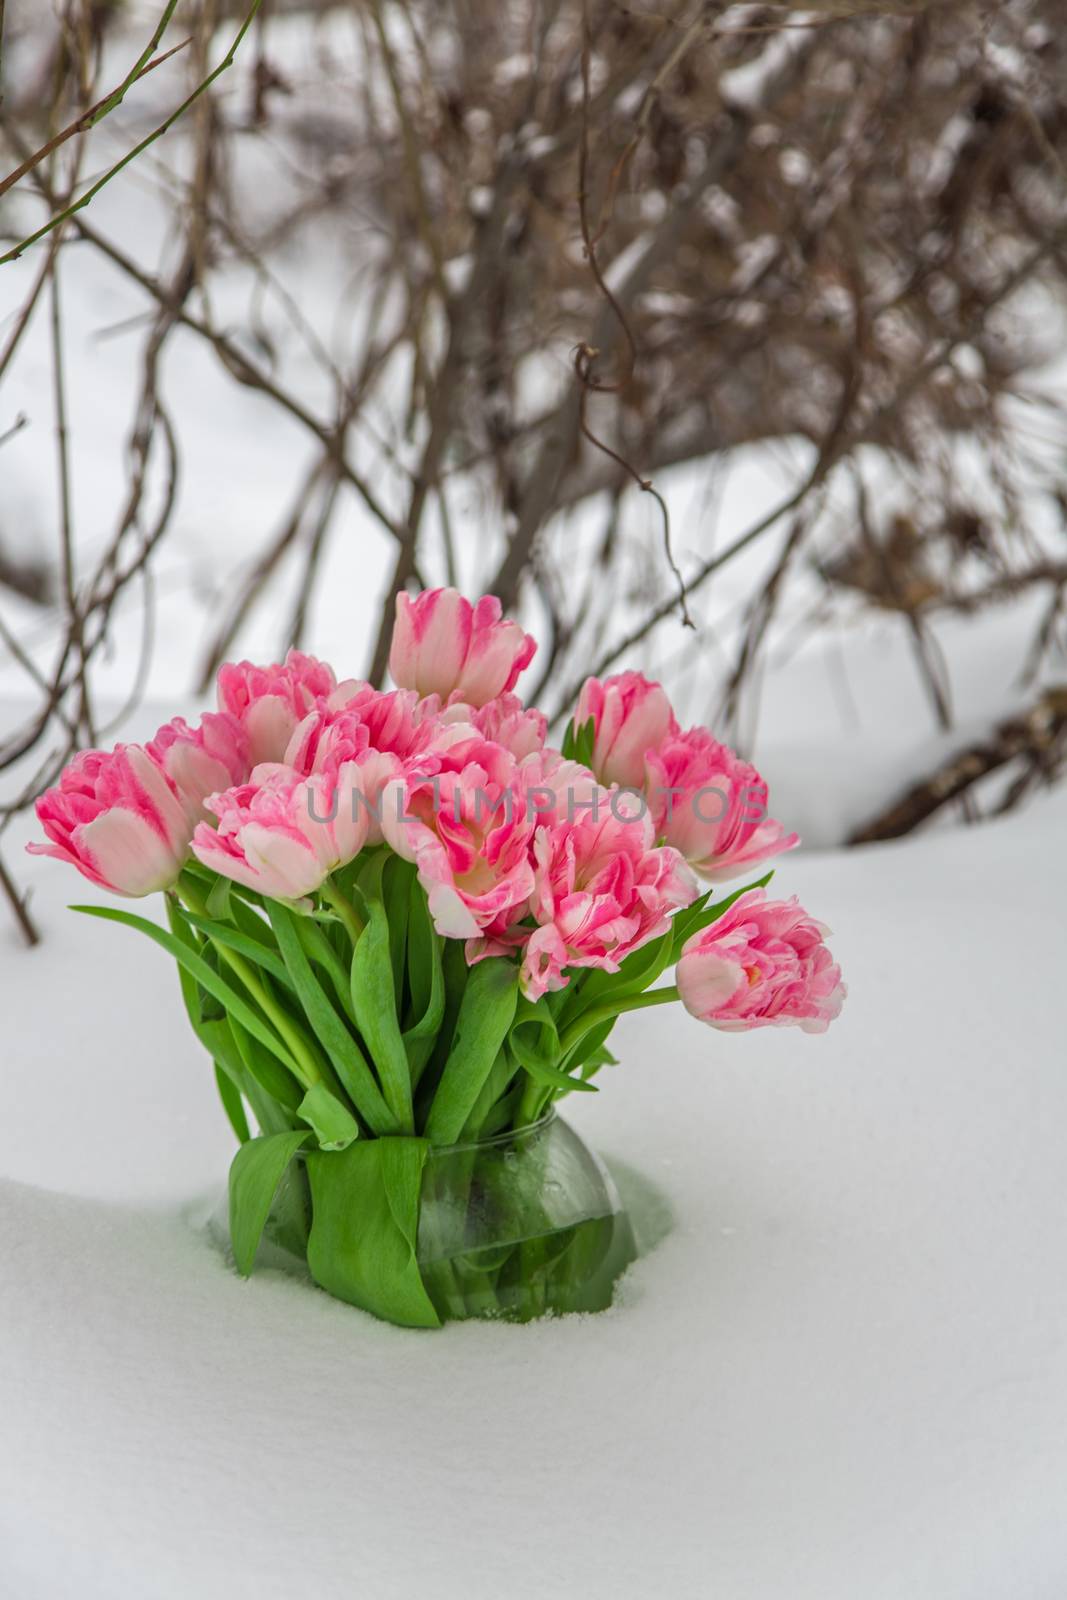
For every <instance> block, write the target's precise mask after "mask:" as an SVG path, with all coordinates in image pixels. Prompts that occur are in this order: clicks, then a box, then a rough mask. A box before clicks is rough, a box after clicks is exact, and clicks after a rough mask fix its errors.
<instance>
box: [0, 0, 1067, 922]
mask: <svg viewBox="0 0 1067 1600" xmlns="http://www.w3.org/2000/svg"><path fill="white" fill-rule="evenodd" d="M1062 23H1063V19H1062V15H1061V7H1060V3H1059V0H1000V3H998V4H982V3H979V0H884V3H882V4H877V3H871V4H867V3H864V0H824V3H822V4H818V5H813V6H809V7H808V8H806V9H804V10H798V9H793V8H790V7H787V6H783V5H763V4H743V5H723V4H714V3H694V0H632V3H626V4H623V3H620V0H513V3H506V0H345V3H337V4H328V3H325V0H261V3H260V4H259V5H253V4H252V3H251V0H248V3H242V0H170V3H167V0H0V37H2V47H3V55H2V64H0V72H2V85H0V87H2V101H0V235H2V240H0V256H2V258H3V259H2V261H0V889H2V890H3V891H4V895H5V896H6V901H7V903H6V904H4V903H3V897H0V916H5V917H6V915H7V912H8V911H10V912H11V913H12V915H13V917H14V919H15V924H16V925H17V926H21V929H22V933H23V935H24V936H25V937H27V938H32V936H33V921H32V904H30V905H27V903H26V901H25V899H24V896H23V894H22V891H21V889H20V886H19V879H20V874H21V849H20V848H17V847H16V840H17V841H18V843H19V844H21V840H22V838H23V837H24V836H25V832H26V827H25V824H26V818H27V809H28V808H29V807H30V806H31V805H32V800H33V797H34V795H35V794H36V793H38V792H39V791H40V789H41V788H42V787H44V786H45V785H46V784H47V783H49V782H51V781H53V780H54V778H55V776H56V774H57V772H58V770H59V769H60V768H61V766H62V765H63V764H64V763H65V761H66V760H67V759H68V758H69V755H70V754H71V752H72V751H73V750H74V749H75V748H78V747H80V746H82V745H85V744H90V743H108V742H110V741H113V740H114V738H115V737H117V736H118V734H119V732H120V731H122V730H125V729H127V728H129V727H131V726H135V727H136V728H137V731H138V733H144V732H148V733H150V732H151V731H152V728H153V727H154V726H155V724H156V723H157V722H159V721H162V720H164V719H165V718H166V717H168V716H170V715H171V714H173V712H174V711H175V710H185V711H191V710H193V709H195V707H196V706H197V705H200V704H204V703H206V702H207V700H208V699H209V698H210V693H211V683H212V678H213V675H214V673H215V671H216V669H217V667H218V665H219V663H220V662H221V661H222V660H224V659H226V658H228V657H240V656H251V657H252V658H254V659H263V660H271V659H277V658H278V657H279V656H280V655H281V654H282V653H283V652H284V651H285V649H286V648H287V647H288V646H290V645H298V646H300V647H301V648H304V649H307V650H310V651H311V652H312V653H314V654H317V655H321V656H323V657H325V658H326V659H327V660H329V661H330V662H331V664H332V665H334V667H335V668H336V669H337V671H338V673H339V675H341V676H356V675H360V676H366V677H368V678H371V679H372V680H374V681H380V680H381V678H382V676H383V672H384V663H385V654H386V649H387V642H388V629H389V625H390V622H391V616H392V596H393V595H394V594H395V592H396V591H397V590H398V589H400V588H402V587H404V586H420V585H421V586H427V587H428V586H433V585H437V584H441V583H446V582H447V583H454V584H456V585H458V586H459V587H460V588H462V589H463V590H464V591H465V592H466V593H467V594H469V595H471V596H474V595H478V594H481V593H485V592H490V593H495V594H497V595H499V596H500V597H501V599H502V600H503V602H504V604H505V606H507V607H508V608H510V609H511V610H513V611H514V612H516V613H517V614H518V615H519V616H520V617H521V618H522V620H523V621H524V623H525V624H526V625H527V626H528V627H529V628H530V629H531V630H532V631H533V632H535V633H536V634H537V636H538V637H539V639H540V640H541V650H540V653H539V655H538V657H537V658H536V660H535V662H534V665H533V666H532V668H531V669H530V670H529V672H528V673H527V674H526V677H525V679H524V680H523V683H522V684H521V685H520V689H522V690H523V692H524V694H525V696H526V697H527V698H528V699H531V700H534V701H537V702H538V703H540V704H541V705H542V706H543V707H544V708H545V709H546V710H547V711H548V712H549V714H550V715H551V716H553V717H555V718H556V719H557V724H556V727H557V732H558V730H559V727H560V719H562V718H563V717H564V716H565V715H566V714H567V713H568V711H569V709H570V707H571V705H572V704H573V701H574V698H575V695H576V692H577V689H578V688H579V686H580V684H581V682H582V680H583V679H584V677H585V676H586V675H587V674H588V673H589V672H593V671H595V672H598V673H600V674H604V673H607V672H610V671H613V670H618V669H620V668H622V667H626V666H638V667H640V668H641V669H642V670H644V671H645V672H646V673H648V674H649V675H650V676H653V677H658V678H661V679H662V680H663V681H664V683H665V684H666V685H667V686H668V688H669V690H670V692H671V694H672V696H673V698H674V700H675V703H676V705H677V707H678V709H679V714H680V715H681V716H682V717H683V719H685V720H687V721H700V722H706V723H709V724H710V725H711V726H712V728H713V729H714V730H715V731H716V733H717V734H718V735H719V737H721V738H723V739H726V740H728V741H729V742H731V743H733V744H735V745H736V746H737V747H738V748H739V749H741V750H742V751H743V752H744V753H745V754H746V755H748V756H750V757H751V758H752V759H754V760H756V761H757V763H759V764H760V766H761V768H762V769H763V770H764V772H765V774H766V776H767V777H768V779H769V780H770V782H771V787H772V802H773V809H774V811H775V813H776V814H777V815H780V816H782V817H783V818H784V819H785V820H786V821H787V822H788V823H789V824H790V825H791V826H797V827H798V828H799V829H800V830H801V832H802V833H803V834H804V835H805V839H806V842H807V843H808V844H809V845H815V846H834V845H840V844H844V843H847V842H855V841H866V840H872V839H880V838H888V837H895V836H900V835H903V834H907V833H910V832H911V831H913V830H915V829H918V828H929V827H938V826H941V827H951V826H958V825H960V824H961V823H973V822H977V821H980V820H981V819H982V818H983V817H986V816H989V815H991V814H996V813H1002V812H1004V811H1006V810H1012V809H1015V808H1017V807H1021V806H1024V805H1025V804H1026V803H1027V801H1028V799H1029V797H1030V796H1031V795H1032V794H1033V793H1034V791H1035V790H1036V789H1038V788H1039V787H1041V786H1043V785H1046V784H1048V783H1049V782H1052V781H1054V780H1055V778H1056V777H1057V776H1058V775H1059V774H1060V772H1061V770H1062V767H1063V764H1064V756H1065V753H1067V688H1065V687H1064V685H1065V684H1067V671H1065V668H1064V646H1065V643H1067V609H1065V607H1067V427H1065V424H1064V401H1065V399H1067V343H1065V331H1067V315H1065V313H1067V297H1065V290H1067V35H1065V32H1064V28H1063V25H1062ZM138 708H140V709H139V710H138ZM157 713H158V714H157ZM139 717H140V718H141V720H142V721H144V722H145V726H144V727H142V726H141V724H140V722H138V718H139Z"/></svg>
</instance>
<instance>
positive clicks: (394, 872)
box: [381, 854, 415, 1012]
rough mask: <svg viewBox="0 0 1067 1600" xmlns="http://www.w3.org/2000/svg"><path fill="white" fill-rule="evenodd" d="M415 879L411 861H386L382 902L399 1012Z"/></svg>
mask: <svg viewBox="0 0 1067 1600" xmlns="http://www.w3.org/2000/svg"><path fill="white" fill-rule="evenodd" d="M414 877H415V868H414V866H413V865H412V863H411V862H410V861H404V860H403V859H402V858H401V857H400V856H396V855H392V854H390V855H387V856H386V857H385V860H384V862H383V863H382V867H381V899H382V905H383V906H384V907H385V915H386V920H387V921H388V923H389V956H390V960H391V961H392V965H393V993H394V994H395V996H396V1003H397V1011H398V1012H399V1011H400V1010H401V1008H402V1006H403V1003H404V980H405V977H406V966H405V956H406V949H407V939H408V915H409V912H410V905H411V883H412V881H413V880H414Z"/></svg>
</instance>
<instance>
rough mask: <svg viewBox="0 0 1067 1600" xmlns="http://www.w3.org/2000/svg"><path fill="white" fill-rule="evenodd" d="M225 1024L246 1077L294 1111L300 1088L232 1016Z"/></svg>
mask: <svg viewBox="0 0 1067 1600" xmlns="http://www.w3.org/2000/svg"><path fill="white" fill-rule="evenodd" d="M226 1023H227V1026H228V1027H229V1030H230V1032H231V1034H232V1035H233V1042H234V1044H235V1045H236V1046H237V1050H238V1052H239V1054H240V1057H241V1060H242V1062H243V1063H244V1066H245V1069H246V1071H247V1072H248V1074H249V1076H250V1077H251V1078H254V1079H255V1081H256V1083H258V1084H259V1086H260V1088H261V1089H262V1090H263V1091H264V1092H265V1093H266V1094H267V1095H269V1096H270V1098H271V1099H272V1100H276V1101H277V1102H278V1104H279V1105H280V1106H284V1107H285V1109H286V1110H287V1111H290V1112H292V1111H295V1110H296V1108H297V1106H298V1105H299V1104H300V1098H301V1096H302V1094H303V1092H304V1091H303V1087H302V1086H301V1085H300V1084H299V1083H298V1082H297V1080H296V1079H295V1078H294V1077H292V1076H291V1075H290V1074H289V1073H288V1072H286V1071H285V1070H284V1068H283V1067H281V1066H279V1065H278V1063H277V1061H275V1059H274V1057H273V1056H272V1055H271V1053H270V1051H269V1050H264V1048H263V1046H262V1045H261V1044H260V1042H259V1040H258V1039H257V1038H256V1037H255V1035H254V1034H251V1033H249V1031H248V1029H247V1028H244V1027H242V1026H241V1023H240V1022H239V1021H238V1019H237V1018H236V1017H227V1018H226ZM249 1103H250V1104H251V1101H250V1102H249ZM257 1115H258V1113H257Z"/></svg>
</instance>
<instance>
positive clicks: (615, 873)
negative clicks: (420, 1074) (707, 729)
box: [521, 789, 696, 1000]
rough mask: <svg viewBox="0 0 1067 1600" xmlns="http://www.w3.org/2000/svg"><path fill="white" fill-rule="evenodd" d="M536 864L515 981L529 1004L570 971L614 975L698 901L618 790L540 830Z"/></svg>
mask: <svg viewBox="0 0 1067 1600" xmlns="http://www.w3.org/2000/svg"><path fill="white" fill-rule="evenodd" d="M534 860H535V872H534V890H533V894H532V895H531V897H530V911H531V912H532V914H533V916H534V918H535V919H536V921H537V922H538V924H539V926H538V928H537V929H536V931H535V932H534V933H533V934H532V935H531V936H530V938H529V941H528V943H527V944H526V948H525V951H524V955H523V963H522V978H521V982H522V986H523V989H524V991H525V993H526V994H527V995H528V996H529V997H530V998H531V999H535V1000H536V999H537V998H538V997H539V996H540V995H542V994H544V992H545V990H546V989H561V988H563V987H564V986H565V985H566V984H567V982H568V978H567V976H566V972H565V969H566V968H568V967H599V968H600V969H601V970H602V971H605V972H617V971H618V969H619V964H620V962H621V961H622V960H623V959H624V958H625V957H626V956H628V955H629V954H630V953H631V951H634V950H638V949H640V947H641V946H642V945H643V944H647V943H648V941H649V940H650V939H656V938H658V937H659V936H660V934H663V933H666V931H667V929H668V927H669V926H670V913H671V912H672V911H674V910H676V909H677V908H678V907H679V906H684V905H688V904H689V903H690V902H691V901H692V900H693V899H695V897H696V884H695V881H694V879H693V876H692V873H691V872H690V871H689V869H688V867H687V866H686V865H685V862H684V861H683V860H682V858H681V856H679V855H678V853H677V851H675V850H671V849H669V848H662V847H661V848H659V849H656V848H654V844H653V832H652V823H651V821H650V819H649V817H648V815H647V813H646V812H645V811H644V810H643V809H640V810H639V809H638V807H637V805H636V804H635V802H634V801H633V800H632V797H629V796H620V795H619V794H618V792H617V791H615V792H614V793H609V792H608V791H607V790H604V789H602V790H601V791H600V795H599V805H598V813H597V815H596V816H594V815H593V814H592V813H591V812H589V813H587V814H585V815H584V816H580V817H577V818H576V819H575V820H574V821H572V822H566V821H564V822H555V823H550V824H549V825H547V826H542V827H540V828H538V830H537V833H536V835H535V837H534Z"/></svg>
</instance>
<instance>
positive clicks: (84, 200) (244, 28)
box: [0, 0, 263, 267]
mask: <svg viewBox="0 0 1067 1600" xmlns="http://www.w3.org/2000/svg"><path fill="white" fill-rule="evenodd" d="M262 3H263V0H252V5H251V8H250V10H249V11H248V14H247V15H246V17H245V20H244V21H243V22H242V24H241V26H240V28H239V29H238V30H237V34H236V36H235V38H234V41H233V43H232V44H231V45H230V48H229V50H228V51H227V53H226V56H225V58H224V60H222V61H220V62H219V64H218V66H217V67H216V68H215V69H214V70H213V71H212V72H209V73H208V75H207V77H206V78H205V79H204V81H203V83H201V84H200V85H199V86H198V87H197V88H196V89H194V90H193V92H192V94H191V95H189V96H188V97H187V98H186V99H185V100H183V101H182V103H181V105H180V106H179V107H178V109H177V110H176V111H172V112H171V114H170V116H169V117H167V119H166V121H165V122H161V123H160V125H159V127H158V128H156V129H154V130H153V132H152V133H150V134H148V135H147V137H146V138H144V139H142V140H141V142H140V144H137V145H134V147H133V149H132V150H131V151H130V152H129V154H128V155H125V156H123V158H122V160H121V161H116V163H115V165H114V166H113V167H111V168H109V169H108V171H107V172H105V173H104V175H103V177H102V178H98V179H97V181H96V182H95V183H94V184H93V185H92V187H91V188H89V189H87V190H86V191H85V193H84V194H83V195H82V197H81V199H80V200H75V201H74V202H73V203H72V204H71V205H69V206H67V207H66V208H65V209H64V210H63V211H61V212H59V214H58V216H55V217H53V218H52V220H51V221H50V222H46V223H45V225H44V227H43V228H38V229H37V232H36V233H31V234H30V236H29V238H27V239H23V241H22V243H21V244H17V245H15V247H14V248H13V249H11V250H8V251H7V253H6V254H5V255H2V256H0V267H2V266H3V265H4V263H5V262H6V261H17V260H18V258H19V256H20V255H21V254H22V252H23V251H24V250H27V249H29V247H30V245H31V244H36V243H37V241H38V239H43V238H44V237H45V236H46V234H49V233H51V232H52V230H53V229H54V228H58V227H59V224H60V223H61V222H65V221H66V219H67V218H68V217H72V216H74V214H75V212H77V211H81V210H82V208H83V207H84V206H87V205H88V204H89V202H90V200H92V199H93V198H94V197H95V196H96V195H98V194H99V193H100V191H101V189H102V188H103V187H104V185H105V184H107V183H110V182H111V180H112V178H114V177H115V176H116V175H117V174H118V173H120V172H121V171H122V169H123V168H124V167H128V166H129V164H130V162H131V161H133V160H135V158H136V157H137V156H139V155H140V154H141V152H142V150H147V149H148V147H149V145H151V144H154V143H155V142H156V140H157V139H160V138H162V136H163V135H164V134H165V133H166V132H167V130H168V129H169V128H172V127H173V126H174V124H175V123H176V122H177V120H178V118H179V117H180V116H182V115H183V113H184V112H186V111H188V109H189V107H190V106H191V105H193V104H195V102H196V101H197V100H199V98H200V96H201V95H202V94H203V93H204V92H205V90H207V89H210V87H211V85H212V84H213V83H214V82H215V80H216V78H218V77H221V75H222V73H224V72H225V71H226V69H227V68H228V67H231V66H232V65H233V59H234V56H235V55H236V54H237V50H238V47H239V46H240V44H241V41H242V39H243V38H244V36H245V34H246V33H247V32H248V30H249V28H250V27H251V26H252V22H253V19H254V18H255V15H256V12H257V11H258V10H259V8H260V6H261V5H262ZM123 92H125V91H123Z"/></svg>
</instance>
